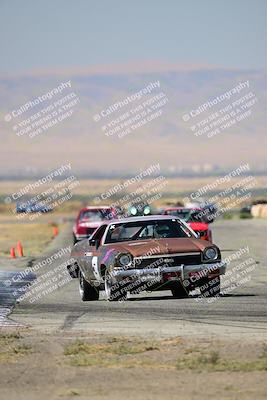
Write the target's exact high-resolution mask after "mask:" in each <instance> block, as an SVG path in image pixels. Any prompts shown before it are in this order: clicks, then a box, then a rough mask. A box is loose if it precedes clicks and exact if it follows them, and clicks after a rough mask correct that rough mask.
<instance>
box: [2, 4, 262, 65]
mask: <svg viewBox="0 0 267 400" xmlns="http://www.w3.org/2000/svg"><path fill="white" fill-rule="evenodd" d="M266 21H267V1H266V0H194V1H193V0H185V1H183V0H154V1H153V0H87V1H86V0H72V1H70V0H69V1H68V0H65V1H64V0H24V1H20V0H0V54H1V63H0V71H1V72H6V71H22V70H28V69H39V68H41V69H46V68H54V67H59V68H64V67H72V66H86V65H92V64H113V63H120V62H131V61H137V60H138V61H142V60H163V61H171V62H176V63H177V62H178V63H179V62H181V63H205V64H213V65H221V66H226V67H238V68H240V67H241V68H263V67H266V62H267V52H266V39H267V34H266V33H267V23H266Z"/></svg>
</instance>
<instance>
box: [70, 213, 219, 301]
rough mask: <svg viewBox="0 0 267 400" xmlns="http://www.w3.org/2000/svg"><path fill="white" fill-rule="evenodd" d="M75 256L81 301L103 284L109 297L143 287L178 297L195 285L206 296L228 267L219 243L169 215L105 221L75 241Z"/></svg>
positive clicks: (215, 291)
mask: <svg viewBox="0 0 267 400" xmlns="http://www.w3.org/2000/svg"><path fill="white" fill-rule="evenodd" d="M71 257H72V258H73V259H74V260H75V263H74V265H72V266H69V267H68V269H69V273H70V274H71V276H72V277H77V278H79V290H80V294H81V298H82V300H83V301H90V300H98V298H99V291H100V290H105V292H106V296H107V298H108V300H110V301H112V300H113V301H116V300H125V299H126V297H127V293H139V292H140V291H144V290H146V291H155V290H171V291H172V294H173V296H174V297H176V298H180V297H186V296H188V294H189V292H190V291H191V290H194V289H195V288H197V287H198V288H199V289H200V292H201V295H202V296H205V297H207V296H216V295H219V293H220V275H222V274H224V273H225V270H226V263H224V262H222V261H221V253H220V250H219V248H218V247H217V246H215V245H214V244H212V243H210V242H208V241H203V240H200V239H199V238H198V236H197V234H196V233H195V232H194V231H193V230H192V229H191V228H190V226H189V225H187V224H186V223H185V222H183V221H181V220H180V219H178V218H177V217H175V216H165V215H164V216H163V215H151V216H148V217H136V218H125V219H120V220H113V221H105V222H103V223H102V224H101V225H100V226H99V228H98V229H97V230H96V231H95V232H94V233H93V235H92V236H91V237H90V239H85V240H82V241H80V242H78V243H76V244H75V246H74V247H73V249H72V252H71Z"/></svg>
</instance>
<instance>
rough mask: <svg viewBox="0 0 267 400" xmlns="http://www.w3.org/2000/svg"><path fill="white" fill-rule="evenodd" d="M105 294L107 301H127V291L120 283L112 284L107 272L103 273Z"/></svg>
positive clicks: (110, 276)
mask: <svg viewBox="0 0 267 400" xmlns="http://www.w3.org/2000/svg"><path fill="white" fill-rule="evenodd" d="M105 292H106V295H107V299H108V300H109V301H120V300H126V299H127V289H126V287H124V285H123V281H122V282H114V280H113V279H112V275H111V274H110V272H109V271H108V270H106V273H105Z"/></svg>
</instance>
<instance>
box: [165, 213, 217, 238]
mask: <svg viewBox="0 0 267 400" xmlns="http://www.w3.org/2000/svg"><path fill="white" fill-rule="evenodd" d="M202 211H203V210H202V209H201V208H186V207H170V208H165V209H164V210H163V212H162V214H164V215H174V216H175V217H178V218H179V219H182V220H183V221H185V222H186V223H188V225H189V226H190V227H191V228H192V229H193V231H195V232H196V233H197V234H198V235H199V238H200V239H202V240H208V241H209V242H212V233H211V229H210V226H209V224H207V222H204V221H203V218H202V216H201V212H202Z"/></svg>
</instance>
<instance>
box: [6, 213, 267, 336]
mask: <svg viewBox="0 0 267 400" xmlns="http://www.w3.org/2000/svg"><path fill="white" fill-rule="evenodd" d="M212 229H213V237H214V242H215V243H216V244H218V245H219V246H220V248H221V249H222V254H223V257H224V258H225V257H228V256H229V255H231V254H233V253H235V252H236V251H237V250H238V249H240V248H245V247H247V246H248V247H249V253H247V254H244V255H243V256H242V257H241V258H239V259H238V260H237V261H235V262H232V263H231V265H230V268H231V271H233V269H234V267H235V266H236V265H239V264H240V263H241V262H242V261H244V260H247V259H249V258H253V259H254V260H255V261H256V264H254V269H253V270H252V271H250V272H244V273H243V275H242V278H244V277H246V281H245V283H243V284H242V285H241V286H239V287H237V288H235V289H231V290H230V289H229V288H230V287H231V284H230V283H229V279H228V278H227V279H228V283H227V282H226V278H223V279H222V281H223V287H224V288H225V289H226V290H228V292H227V294H225V295H223V296H221V297H220V298H219V299H217V300H216V301H214V302H213V303H210V304H209V303H207V301H204V302H200V300H199V297H198V296H197V294H196V295H194V296H193V297H190V298H187V299H173V298H172V296H171V292H169V291H162V292H154V293H146V292H142V293H141V294H139V295H132V296H131V297H130V298H129V299H128V300H127V301H126V302H121V303H116V302H108V301H107V300H106V299H105V294H104V292H101V296H100V300H99V301H93V302H82V301H81V300H80V296H79V292H78V281H77V279H73V280H72V281H71V282H69V283H67V284H66V285H64V286H63V287H61V288H58V289H57V290H55V291H53V292H52V293H51V294H49V295H45V296H43V297H41V298H40V299H39V300H38V301H36V302H34V303H30V302H29V301H28V300H22V301H21V302H20V303H19V304H17V306H16V307H15V308H14V310H13V313H12V314H11V315H10V316H9V319H10V323H15V324H19V325H20V326H22V327H23V326H28V327H31V328H33V329H36V330H39V331H42V332H47V333H52V332H60V331H71V332H73V333H74V334H75V335H77V334H78V333H79V332H82V333H84V332H97V333H105V334H114V335H117V334H122V335H129V334H133V335H145V336H154V337H167V336H185V337H186V336H194V337H203V338H205V337H208V336H209V337H216V336H218V337H222V336H223V337H240V338H242V339H246V338H247V339H250V340H251V339H253V340H262V339H266V338H267V285H266V283H267V255H266V254H267V250H266V231H267V221H266V220H230V221H217V222H215V223H214V224H213V226H212ZM68 244H71V229H69V230H66V231H65V232H62V233H61V234H60V236H59V237H58V238H57V239H56V240H55V241H54V244H53V248H50V249H49V251H48V252H47V254H46V255H45V257H47V256H49V255H50V254H52V253H54V252H55V251H57V250H59V249H60V248H63V247H66V246H67V245H68ZM67 259H68V256H64V257H62V258H61V259H60V260H58V261H56V262H54V264H53V266H51V265H50V266H47V267H45V268H43V269H42V271H39V272H38V274H43V273H46V272H47V271H48V270H49V269H51V268H52V267H54V266H55V265H56V264H57V263H62V262H63V261H64V260H67ZM244 269H246V267H245V268H242V271H243V270H244ZM231 276H233V280H234V281H235V282H237V281H238V282H240V279H241V278H240V277H239V278H237V277H236V273H235V272H233V273H232V275H231ZM227 288H228V289H227Z"/></svg>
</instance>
